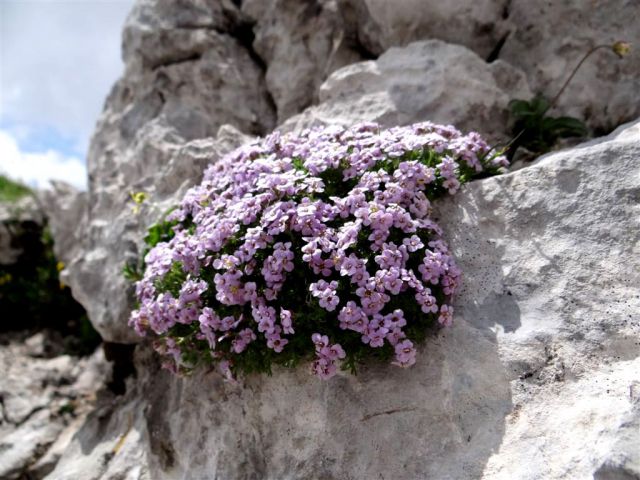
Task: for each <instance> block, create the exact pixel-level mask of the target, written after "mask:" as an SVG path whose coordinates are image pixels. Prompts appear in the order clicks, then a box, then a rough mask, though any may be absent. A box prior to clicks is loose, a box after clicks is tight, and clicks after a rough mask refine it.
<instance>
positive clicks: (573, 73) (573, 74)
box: [544, 45, 611, 113]
mask: <svg viewBox="0 0 640 480" xmlns="http://www.w3.org/2000/svg"><path fill="white" fill-rule="evenodd" d="M602 48H607V49H611V45H597V46H595V47H593V48H592V49H591V50H589V51H588V52H587V53H586V54H585V55H584V57H582V60H580V61H579V62H578V64H577V65H576V66H575V68H574V69H573V71H572V72H571V75H569V78H567V79H566V80H565V82H564V84H563V85H562V88H560V90H559V91H558V93H556V96H555V97H553V100H551V102H549V106H548V107H547V109H546V110H545V111H544V113H546V112H548V111H549V110H551V109H552V108H553V107H554V106H555V104H556V102H557V101H558V99H559V98H560V95H562V93H563V92H564V91H565V89H566V88H567V86H568V85H569V83H571V80H573V77H575V75H576V73H578V70H580V67H581V66H582V64H583V63H584V62H585V61H586V60H587V58H589V57H590V56H591V55H592V54H593V53H595V52H596V51H598V50H600V49H602Z"/></svg>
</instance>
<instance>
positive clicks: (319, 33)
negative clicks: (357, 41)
mask: <svg viewBox="0 0 640 480" xmlns="http://www.w3.org/2000/svg"><path fill="white" fill-rule="evenodd" d="M242 11H243V12H245V13H246V14H247V15H248V16H249V17H250V18H251V19H252V21H253V22H255V25H254V27H253V31H254V32H255V40H254V42H253V46H254V48H255V50H256V52H257V53H258V54H259V55H260V57H261V58H262V59H264V62H265V64H266V66H267V73H266V77H265V79H266V82H267V88H268V90H269V92H270V93H271V95H272V96H273V99H274V101H275V104H276V106H277V110H278V121H279V122H282V121H284V120H286V119H287V118H289V117H290V116H292V115H295V114H296V113H299V112H301V111H302V110H304V109H305V108H306V107H308V106H309V105H311V104H312V103H314V102H315V101H316V100H317V92H318V88H319V87H320V84H321V83H322V82H323V80H324V79H325V78H327V76H328V75H329V74H330V73H331V72H332V71H334V70H335V69H336V68H339V67H342V66H344V65H348V64H350V63H354V62H358V61H360V60H361V59H362V57H361V55H360V54H359V53H358V52H357V51H356V49H355V46H354V45H352V44H351V43H352V42H350V39H349V38H348V37H347V35H346V33H345V32H346V29H345V25H344V23H343V20H342V16H341V12H340V11H339V9H338V6H337V5H336V2H335V0H314V1H310V2H300V1H299V0H269V1H264V0H249V1H245V2H243V3H242Z"/></svg>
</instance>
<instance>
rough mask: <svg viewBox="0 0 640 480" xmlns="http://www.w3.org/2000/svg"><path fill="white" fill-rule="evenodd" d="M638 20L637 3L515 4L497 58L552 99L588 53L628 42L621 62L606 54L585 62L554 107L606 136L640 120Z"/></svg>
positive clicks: (521, 1) (610, 0) (639, 6)
mask: <svg viewBox="0 0 640 480" xmlns="http://www.w3.org/2000/svg"><path fill="white" fill-rule="evenodd" d="M639 15H640V4H638V2H636V1H623V2H618V1H615V0H607V1H598V2H592V1H589V0H572V1H568V2H545V1H543V0H533V1H528V0H514V1H512V2H511V3H510V7H509V16H508V20H507V23H508V25H509V27H508V28H509V30H510V32H511V34H510V35H509V37H508V38H507V41H506V42H505V44H504V47H503V49H502V51H501V53H500V58H502V59H504V60H506V61H507V62H510V63H512V64H513V65H517V66H518V67H520V68H522V69H523V70H524V71H525V72H526V73H527V79H528V80H529V82H530V84H531V87H532V89H533V90H534V91H536V92H543V93H545V94H546V96H547V97H549V98H551V97H553V96H554V95H555V94H556V93H557V91H558V90H559V89H560V86H561V85H562V83H563V82H564V80H565V79H566V78H567V77H568V76H569V74H570V73H571V70H573V68H574V67H575V66H576V64H577V63H578V61H579V60H580V58H581V57H582V56H583V55H584V54H585V53H586V52H587V51H588V50H589V49H590V48H592V47H595V46H596V45H601V44H605V45H611V44H613V42H615V41H617V40H625V41H627V42H631V44H632V45H633V47H632V51H631V53H630V55H629V56H628V57H626V58H624V59H618V58H616V56H615V55H614V54H613V53H612V52H611V51H607V50H601V51H598V52H597V53H595V54H594V55H593V56H592V57H590V59H589V60H587V62H585V64H584V65H583V66H582V67H581V69H580V71H579V73H578V74H577V75H576V76H575V78H574V79H573V81H572V83H571V84H570V86H569V87H568V88H567V90H566V91H565V92H564V93H563V95H562V97H561V98H560V101H559V102H558V108H557V111H558V112H561V113H562V114H564V115H567V114H568V115H573V116H576V117H578V118H580V119H583V120H585V121H586V122H587V123H588V124H589V125H590V126H592V127H594V128H597V129H601V130H605V131H607V132H608V131H611V130H612V129H613V128H615V127H616V126H617V125H620V124H621V123H623V122H628V121H630V120H633V119H635V118H637V117H638V116H640V101H638V96H637V92H638V91H639V90H640V49H639V48H638V47H640V28H638V22H637V20H636V19H637V18H638V16H639Z"/></svg>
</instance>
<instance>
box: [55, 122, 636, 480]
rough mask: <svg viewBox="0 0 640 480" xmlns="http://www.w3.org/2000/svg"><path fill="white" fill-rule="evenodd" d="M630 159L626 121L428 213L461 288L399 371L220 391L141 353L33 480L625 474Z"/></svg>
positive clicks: (250, 382)
mask: <svg viewBox="0 0 640 480" xmlns="http://www.w3.org/2000/svg"><path fill="white" fill-rule="evenodd" d="M638 155H640V122H639V123H635V124H633V125H627V126H625V127H623V128H621V129H619V130H617V131H616V132H615V133H614V134H612V135H611V136H609V137H607V138H604V139H602V140H599V141H595V142H591V143H587V144H583V145H579V146H578V147H576V148H573V149H569V150H565V151H561V152H558V153H556V154H553V155H549V156H546V157H545V158H543V159H541V160H540V161H538V162H536V164H534V165H533V166H530V167H527V168H523V169H521V170H519V171H517V172H514V173H511V174H508V175H503V176H499V177H494V178H489V179H485V180H481V181H476V182H473V183H471V184H469V185H467V186H465V187H464V188H463V190H462V191H461V192H460V193H458V194H457V195H456V196H454V197H453V198H451V199H447V200H445V201H442V202H440V203H439V204H438V206H437V208H438V212H439V216H440V217H441V219H440V223H441V224H442V225H443V227H444V228H445V233H446V235H445V236H446V238H447V240H448V242H449V244H450V246H451V247H452V249H453V251H454V253H455V254H456V256H457V258H458V261H459V264H460V266H461V267H462V269H463V272H464V277H463V279H464V280H463V288H462V291H461V293H460V295H459V296H458V297H457V300H456V302H455V304H456V312H457V315H456V319H455V324H454V326H453V328H451V329H445V330H442V331H441V332H440V334H438V336H437V337H434V338H431V339H429V340H428V341H427V342H426V343H425V344H424V345H423V346H422V348H421V350H420V354H419V357H418V361H417V364H416V365H415V366H414V367H412V368H409V369H406V370H400V369H397V368H395V367H393V366H379V365H369V366H367V367H365V368H363V369H362V371H361V372H360V373H359V375H358V376H357V377H353V376H349V375H347V374H344V375H341V376H338V377H336V378H334V379H332V380H331V381H329V382H326V383H324V382H322V381H319V380H316V379H314V378H312V377H311V376H310V375H309V373H308V372H307V371H306V369H304V368H299V369H297V370H295V371H289V370H286V371H285V370H278V371H276V372H274V375H273V376H272V377H266V376H254V377H250V378H248V379H246V380H244V381H243V382H242V383H241V384H239V385H232V384H227V383H223V382H222V381H221V380H220V379H219V378H218V377H217V376H216V375H215V374H212V373H207V372H201V373H200V374H198V375H196V376H194V377H191V378H187V379H179V378H176V377H173V376H171V375H170V374H168V373H165V372H162V373H161V372H159V371H158V366H157V363H156V360H155V357H154V356H153V354H152V352H151V351H150V349H148V348H147V347H142V348H139V349H138V353H137V360H136V364H137V369H138V372H139V376H138V378H137V379H136V380H135V381H133V379H132V380H131V381H130V382H129V384H128V391H127V394H126V396H125V397H123V398H122V400H121V401H119V402H118V403H117V404H114V405H112V406H111V407H110V408H105V409H102V410H100V411H98V412H95V413H94V414H92V416H91V417H90V418H89V420H88V422H87V423H86V424H85V426H84V427H83V429H82V430H81V431H80V432H79V433H78V435H77V436H76V437H75V438H74V439H73V440H72V442H71V445H70V446H69V448H68V449H67V451H66V452H65V454H64V455H63V457H62V459H61V460H60V462H59V463H58V465H57V467H56V469H55V470H54V472H52V474H51V475H50V476H49V477H48V478H51V479H71V478H77V476H78V472H81V471H90V472H94V473H93V474H92V475H93V476H91V477H90V478H96V479H98V478H100V479H115V478H139V479H145V478H153V479H163V478H166V479H172V480H175V479H181V478H182V479H187V478H211V477H218V478H273V479H276V478H336V479H337V478H376V477H384V478H402V479H404V478H407V479H412V478H452V479H453V478H455V479H476V478H483V479H492V480H493V479H513V478H522V479H537V478H554V479H573V478H591V477H592V476H594V477H595V478H602V479H605V478H635V477H637V476H639V475H640V452H639V451H638V449H637V445H638V441H639V440H640V438H639V437H638V428H637V426H638V422H639V419H640V397H639V394H638V392H639V391H640V379H638V376H637V372H638V368H639V367H640V345H639V344H638V338H640V323H639V319H638V311H640V298H639V297H638V290H637V285H638V282H639V280H640V279H639V278H638V276H639V274H638V272H639V271H640V264H639V259H640V256H639V255H638V251H637V246H638V245H639V240H640V233H639V232H640V229H638V224H637V219H638V201H639V196H638V195H639V192H640V178H639V177H638V176H637V175H630V174H629V172H632V171H635V170H634V169H635V168H636V165H635V161H636V159H637V157H638ZM603 165H606V168H604V167H603ZM115 445H118V446H119V448H118V453H117V454H115V455H111V456H110V457H109V458H110V461H108V462H106V464H105V462H104V461H103V459H104V458H105V457H104V455H105V453H108V452H111V451H113V449H114V446H115ZM540 458H544V459H545V461H544V462H541V461H539V459H540ZM105 465H106V466H105ZM616 476H617V477H616Z"/></svg>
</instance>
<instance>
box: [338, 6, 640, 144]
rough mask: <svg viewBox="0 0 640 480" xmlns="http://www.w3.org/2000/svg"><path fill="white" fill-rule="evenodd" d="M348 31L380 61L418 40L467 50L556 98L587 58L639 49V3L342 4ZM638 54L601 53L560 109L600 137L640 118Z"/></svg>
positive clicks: (565, 96)
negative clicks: (506, 66)
mask: <svg viewBox="0 0 640 480" xmlns="http://www.w3.org/2000/svg"><path fill="white" fill-rule="evenodd" d="M339 3H340V6H341V11H342V13H343V16H344V17H345V18H346V20H345V25H346V28H347V29H351V30H355V32H356V36H357V37H358V39H359V41H360V42H361V43H362V44H363V45H364V46H365V47H366V48H367V49H368V50H370V51H371V52H373V53H375V54H381V53H383V52H385V51H386V50H388V49H389V48H390V47H394V46H404V45H407V44H408V43H410V42H413V41H416V40H427V39H434V38H435V39H439V40H444V41H447V42H450V43H457V44H461V45H465V46H466V47H468V48H470V49H472V50H473V51H474V52H476V53H477V54H478V55H479V56H480V57H482V58H483V59H488V60H493V59H496V58H500V59H503V60H505V61H507V62H509V63H511V64H512V65H513V66H515V67H518V68H520V69H522V70H524V71H525V72H526V73H527V80H528V81H529V82H530V84H531V87H532V89H533V90H534V92H536V93H543V94H544V95H545V96H546V97H548V98H552V97H553V96H554V95H555V94H556V93H557V91H558V90H559V89H560V86H561V85H562V83H563V82H564V80H565V79H566V78H567V77H568V76H569V74H570V72H571V70H572V69H573V68H574V67H575V66H576V64H577V63H578V61H579V60H580V58H581V57H582V55H584V54H585V53H586V52H587V51H588V50H589V49H590V48H592V47H594V46H596V45H599V44H609V45H610V44H612V43H613V42H614V41H616V40H624V41H628V42H631V43H632V44H633V45H635V46H637V45H640V29H639V28H638V26H637V20H636V19H637V17H638V15H640V5H639V4H638V2H636V1H633V0H630V1H623V2H619V1H615V0H606V1H597V2H593V1H591V0H570V1H564V2H548V1H544V0H534V1H528V0H512V1H500V0H481V1H473V2H471V1H466V0H454V1H448V2H436V1H431V0H397V1H393V2H390V1H386V0H341V1H340V2H339ZM639 88H640V51H639V50H638V49H637V48H635V50H633V51H632V53H631V55H630V56H629V57H628V58H626V59H624V60H618V59H616V58H615V56H614V55H613V53H611V52H605V51H600V52H598V53H597V54H596V55H594V57H593V58H591V59H590V60H589V61H588V62H587V63H586V64H585V65H583V67H582V68H581V70H580V73H579V74H578V75H577V76H576V78H575V79H574V81H573V83H572V85H571V86H570V87H569V88H568V89H567V90H566V91H565V92H564V94H563V96H562V98H561V100H560V102H559V103H558V109H557V112H556V113H557V114H562V115H573V116H577V117H578V118H580V119H582V120H585V121H586V122H587V123H588V124H589V125H590V126H591V127H592V128H595V129H596V130H598V131H602V130H604V131H607V132H609V131H611V129H613V128H615V127H616V126H617V125H620V124H621V123H623V122H628V121H631V120H633V119H635V118H637V117H638V116H639V115H640V102H639V101H638V100H637V94H636V92H637V91H638V89H639Z"/></svg>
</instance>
